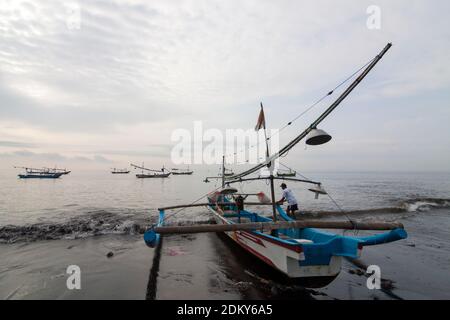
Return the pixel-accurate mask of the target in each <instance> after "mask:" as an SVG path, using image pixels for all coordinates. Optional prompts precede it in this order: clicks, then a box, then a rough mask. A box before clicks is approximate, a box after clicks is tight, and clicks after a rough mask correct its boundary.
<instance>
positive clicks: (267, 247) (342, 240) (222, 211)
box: [144, 43, 407, 287]
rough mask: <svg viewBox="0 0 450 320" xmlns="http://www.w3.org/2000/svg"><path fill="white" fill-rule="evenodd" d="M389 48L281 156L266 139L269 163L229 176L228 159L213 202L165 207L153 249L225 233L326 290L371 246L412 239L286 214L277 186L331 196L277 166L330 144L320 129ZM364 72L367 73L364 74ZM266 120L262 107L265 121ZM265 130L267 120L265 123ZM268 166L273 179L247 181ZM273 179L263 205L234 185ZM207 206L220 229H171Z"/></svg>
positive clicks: (397, 232)
mask: <svg viewBox="0 0 450 320" xmlns="http://www.w3.org/2000/svg"><path fill="white" fill-rule="evenodd" d="M390 47H391V44H390V43H389V44H388V45H387V46H386V47H385V48H384V49H383V50H382V51H381V52H380V53H379V54H378V55H377V56H376V57H375V58H374V59H373V60H371V61H370V62H369V63H368V64H367V65H366V66H365V68H364V70H363V71H362V72H361V73H360V74H359V76H358V77H357V78H356V80H355V81H354V82H353V83H352V84H351V85H350V86H349V87H348V88H347V89H346V90H345V91H344V92H343V93H342V94H341V95H340V96H339V98H338V99H337V100H336V101H334V102H333V103H332V104H331V105H330V106H329V107H328V109H326V110H325V111H324V112H323V113H322V114H321V115H320V116H319V117H318V118H317V119H316V120H315V121H314V122H312V123H311V124H310V126H309V127H307V128H306V129H305V130H304V131H303V132H302V133H300V134H299V135H298V136H297V137H296V138H295V139H294V140H292V141H291V142H290V143H289V144H287V145H286V146H285V147H284V148H282V149H280V151H279V152H277V153H275V154H273V155H271V156H269V148H268V144H267V139H266V147H267V157H266V160H265V161H264V162H261V163H260V164H258V165H256V166H254V167H253V168H251V169H248V170H246V171H244V172H242V173H239V174H236V175H233V176H231V177H226V176H225V175H224V174H223V173H224V172H225V166H224V165H225V157H224V158H223V166H222V176H221V179H222V185H221V187H220V188H218V189H216V190H214V191H213V192H210V193H209V194H208V195H207V202H205V203H192V204H189V205H178V206H171V207H164V208H159V209H158V210H159V220H158V223H156V224H155V225H153V226H151V227H150V228H149V229H148V230H147V231H146V232H145V233H144V240H145V242H146V244H147V245H148V246H150V247H155V246H156V245H157V244H158V243H159V241H160V237H161V236H162V235H164V234H182V233H199V232H224V233H225V234H226V235H227V236H228V237H229V238H230V239H232V240H233V241H234V242H235V243H237V244H238V245H239V246H241V247H242V248H243V249H245V250H246V251H247V252H248V253H250V254H251V255H253V256H255V257H257V258H258V259H260V260H261V261H263V262H264V263H266V264H267V265H269V266H271V267H272V268H273V269H275V270H277V271H279V272H281V274H283V275H284V276H286V277H288V279H289V280H295V281H300V282H301V283H303V284H304V285H305V286H307V287H308V286H309V287H321V286H324V285H327V284H328V283H330V282H331V281H333V279H335V278H336V277H337V276H338V274H339V273H340V270H341V263H342V259H343V258H349V259H356V258H358V257H360V255H361V251H362V249H363V248H364V247H366V246H372V245H381V244H385V243H389V242H393V241H397V240H401V239H405V238H406V237H407V233H406V231H405V230H404V228H403V225H402V224H401V223H398V222H383V221H369V222H367V221H356V220H350V219H349V218H348V220H339V221H329V220H310V219H305V218H303V219H301V220H294V219H293V218H292V217H290V216H289V215H287V214H286V212H285V211H284V210H283V208H282V207H281V206H280V205H279V204H278V203H277V202H275V193H274V181H275V180H288V181H293V182H294V181H295V182H301V183H306V184H309V185H312V187H311V188H310V189H309V190H311V191H313V192H314V193H315V194H316V198H317V197H318V196H319V194H326V191H325V190H324V188H323V187H322V184H321V183H320V182H318V181H312V180H307V179H303V180H302V179H297V178H288V177H277V176H274V175H273V171H274V170H273V168H274V165H273V163H274V161H275V160H276V159H277V158H278V157H280V156H283V155H285V154H286V153H287V152H288V151H289V150H290V149H292V148H293V147H294V146H295V145H296V144H297V143H299V142H300V141H301V140H303V139H305V142H306V144H308V145H320V144H323V143H326V142H328V141H329V140H330V139H331V136H330V135H328V134H327V133H326V132H325V131H323V130H320V129H317V126H318V125H319V124H320V123H321V122H322V121H323V120H324V119H325V118H326V117H327V116H328V115H329V114H330V113H331V112H332V111H333V110H334V109H335V108H336V107H337V106H338V105H339V104H340V103H341V102H342V101H343V100H344V99H345V98H346V97H347V96H348V95H349V94H350V92H351V91H352V90H353V89H354V88H355V87H356V86H357V85H358V84H359V83H360V82H361V81H362V80H363V79H364V77H365V76H366V75H367V74H368V73H369V71H370V70H371V69H372V68H373V67H374V66H375V65H376V64H377V63H378V61H379V60H380V59H381V58H382V57H383V56H384V54H385V53H386V52H387V51H388V50H389V48H390ZM361 70H362V69H361ZM261 114H262V117H263V119H264V113H263V109H262V106H261V113H260V117H261ZM264 129H265V120H264ZM264 167H268V168H269V171H270V174H269V175H268V176H265V177H264V176H259V177H255V178H252V177H249V178H245V177H246V176H248V175H250V174H252V173H255V172H257V171H258V170H260V169H262V168H264ZM262 179H264V180H268V181H269V182H270V192H271V199H270V198H268V197H267V196H265V195H264V194H263V193H258V194H256V195H257V196H258V199H259V202H244V199H245V198H244V197H243V196H245V197H247V196H248V194H239V193H238V192H237V189H235V188H233V187H231V186H230V185H232V184H234V183H241V182H243V181H253V180H262ZM250 205H268V206H271V207H272V217H271V218H270V217H268V216H267V214H265V215H261V214H258V213H255V212H253V211H250V210H247V209H246V208H245V206H250ZM201 206H204V207H206V208H207V209H208V210H209V211H210V212H211V214H212V215H213V217H214V220H215V222H216V224H210V225H192V226H170V225H169V226H168V225H165V212H166V210H172V209H180V208H187V207H201ZM323 229H326V230H330V229H340V230H342V229H343V230H345V229H350V230H377V231H381V230H384V231H385V232H383V233H376V234H374V235H369V236H361V237H357V236H346V235H339V234H336V233H332V232H330V231H325V230H323Z"/></svg>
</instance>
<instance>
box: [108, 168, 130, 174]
mask: <svg viewBox="0 0 450 320" xmlns="http://www.w3.org/2000/svg"><path fill="white" fill-rule="evenodd" d="M111 173H112V174H128V173H130V170H128V169H126V168H125V169H116V168H112V171H111Z"/></svg>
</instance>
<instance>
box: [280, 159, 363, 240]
mask: <svg viewBox="0 0 450 320" xmlns="http://www.w3.org/2000/svg"><path fill="white" fill-rule="evenodd" d="M279 164H281V165H282V166H283V167H285V168H286V169H289V170H294V171H295V173H296V174H298V175H299V176H301V177H302V178H303V179H305V180H311V179H309V178H307V177H306V176H304V175H302V174H301V173H300V172H299V171H298V170H297V169H295V168H291V167H288V166H287V165H285V164H283V163H281V162H279ZM326 194H327V196H328V197H329V198H330V200H331V202H332V203H333V204H334V205H335V206H336V207H337V208H338V210H339V211H340V212H341V213H342V214H343V215H344V216H345V217H346V218H347V220H348V221H349V222H350V223H351V224H352V226H353V228H354V230H355V232H357V229H356V222H355V221H353V220H352V219H350V217H349V216H348V214H347V213H346V212H345V211H344V210H343V209H342V208H341V206H340V205H339V204H338V203H337V202H336V200H334V198H333V197H332V196H331V194H330V193H329V192H328V191H326ZM344 233H345V230H344Z"/></svg>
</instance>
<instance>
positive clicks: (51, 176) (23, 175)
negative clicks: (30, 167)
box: [18, 173, 62, 179]
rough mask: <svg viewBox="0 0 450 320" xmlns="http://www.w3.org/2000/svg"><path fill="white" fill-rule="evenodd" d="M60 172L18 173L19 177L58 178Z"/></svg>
mask: <svg viewBox="0 0 450 320" xmlns="http://www.w3.org/2000/svg"><path fill="white" fill-rule="evenodd" d="M61 175H62V173H54V174H53V173H52V174H19V175H18V176H19V178H20V179H58V178H59V177H61Z"/></svg>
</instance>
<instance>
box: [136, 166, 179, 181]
mask: <svg viewBox="0 0 450 320" xmlns="http://www.w3.org/2000/svg"><path fill="white" fill-rule="evenodd" d="M130 165H131V166H132V167H134V168H135V169H141V170H142V171H141V173H138V174H136V178H139V179H145V178H168V177H169V176H170V174H171V172H165V171H166V169H165V168H164V166H163V167H162V169H161V170H155V169H149V168H146V167H144V163H142V166H138V165H135V164H132V163H131V164H130ZM144 172H152V173H144Z"/></svg>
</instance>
